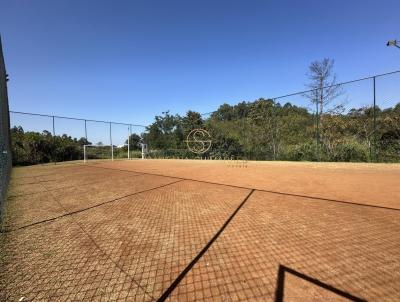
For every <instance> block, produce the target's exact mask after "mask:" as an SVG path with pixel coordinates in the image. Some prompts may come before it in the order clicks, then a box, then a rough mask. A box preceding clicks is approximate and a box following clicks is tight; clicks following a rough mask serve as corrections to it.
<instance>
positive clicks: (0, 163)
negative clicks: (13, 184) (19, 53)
mask: <svg viewBox="0 0 400 302" xmlns="http://www.w3.org/2000/svg"><path fill="white" fill-rule="evenodd" d="M7 77H8V75H7V73H6V68H5V63H4V56H3V48H2V44H1V37H0V222H1V221H2V213H3V205H4V200H5V198H6V195H7V187H8V183H9V180H10V174H11V137H10V113H9V106H8V92H7V81H8V78H7Z"/></svg>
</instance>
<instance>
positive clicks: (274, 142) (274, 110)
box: [272, 99, 278, 160]
mask: <svg viewBox="0 0 400 302" xmlns="http://www.w3.org/2000/svg"><path fill="white" fill-rule="evenodd" d="M275 102H276V99H272V114H273V125H274V126H273V127H274V128H273V129H272V131H273V133H272V135H273V139H272V143H273V146H272V148H273V155H274V160H276V151H277V150H276V149H277V148H276V147H277V146H276V145H277V143H276V140H277V135H276V133H277V130H278V129H277V116H276V108H275V105H276V103H275Z"/></svg>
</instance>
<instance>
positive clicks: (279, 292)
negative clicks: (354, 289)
mask: <svg viewBox="0 0 400 302" xmlns="http://www.w3.org/2000/svg"><path fill="white" fill-rule="evenodd" d="M286 274H291V275H293V276H296V277H298V278H300V279H303V280H305V281H307V282H310V283H312V284H314V285H316V286H318V287H320V288H323V289H325V290H328V291H330V292H332V293H334V294H336V295H338V296H340V297H343V298H345V299H348V300H349V301H355V302H366V301H367V300H364V299H362V298H359V297H357V296H354V295H352V294H350V293H348V292H345V291H343V290H340V289H338V288H336V287H333V286H332V285H329V284H326V283H324V282H322V281H320V280H318V279H315V278H312V277H310V276H307V275H306V274H303V273H300V272H298V271H296V270H294V269H292V268H289V267H287V266H284V265H282V264H280V265H279V269H278V277H277V282H276V291H275V300H274V301H275V302H283V301H284V296H285V275H286Z"/></svg>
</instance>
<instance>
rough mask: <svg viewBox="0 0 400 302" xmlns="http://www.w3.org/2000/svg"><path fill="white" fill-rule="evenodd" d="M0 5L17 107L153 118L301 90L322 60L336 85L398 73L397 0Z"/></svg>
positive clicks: (129, 118)
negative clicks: (391, 43) (394, 43)
mask: <svg viewBox="0 0 400 302" xmlns="http://www.w3.org/2000/svg"><path fill="white" fill-rule="evenodd" d="M0 1H1V5H0V6H1V10H0V33H1V35H2V41H3V48H4V53H5V59H6V64H7V69H8V73H9V75H10V82H9V99H10V107H11V109H13V110H18V111H28V112H39V113H50V114H56V115H65V116H76V117H85V118H92V119H103V120H113V121H121V122H129V123H139V124H148V123H150V122H151V121H152V120H153V117H154V115H156V114H160V113H161V112H162V111H165V110H170V111H171V112H172V113H180V114H182V113H184V112H186V111H187V110H188V109H193V110H196V111H199V112H209V111H212V110H215V109H217V108H218V106H219V105H220V104H222V103H223V102H227V103H230V104H234V103H237V102H239V101H243V100H246V101H251V100H254V99H256V98H259V97H265V98H267V97H273V96H278V95H282V94H286V93H290V92H294V91H298V90H302V89H304V84H305V83H306V82H307V79H306V76H305V74H306V72H307V66H308V65H309V63H310V62H311V61H313V60H317V59H322V58H324V57H329V58H333V59H335V71H336V73H337V75H338V78H339V80H340V81H346V80H350V79H353V78H358V77H363V76H368V75H373V74H376V73H384V72H388V71H392V70H396V69H400V50H397V49H395V48H388V47H386V45H385V44H386V41H387V40H388V39H392V38H398V39H400V31H399V21H400V15H399V12H400V1H398V0H397V1H395V0H393V1H376V0H375V1H370V0H363V1H348V0H347V1H342V0H340V1H320V0H319V1H294V0H293V1H235V0H231V1H215V0H214V1H206V0H203V1H191V0H186V1H173V0H169V1H22V0H21V1H4V0H0ZM398 79H400V78H398ZM368 87H369V86H368ZM396 88H397V87H396ZM366 89H369V88H366ZM399 95H400V94H398V95H397V96H399Z"/></svg>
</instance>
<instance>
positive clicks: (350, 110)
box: [11, 71, 400, 165]
mask: <svg viewBox="0 0 400 302" xmlns="http://www.w3.org/2000/svg"><path fill="white" fill-rule="evenodd" d="M399 84H400V71H395V72H391V73H387V74H381V75H375V76H372V77H368V78H363V79H357V80H353V81H349V82H345V83H340V84H336V85H333V86H326V87H321V88H318V89H313V90H307V91H301V92H297V93H292V94H288V95H285V96H279V97H274V98H268V99H258V100H255V101H251V102H240V103H238V104H237V105H228V104H224V105H221V106H220V107H219V109H218V110H216V111H214V112H210V113H206V114H200V113H197V112H194V111H189V112H187V113H186V114H185V115H183V116H180V115H173V114H170V113H169V112H164V113H163V114H162V115H159V116H156V117H155V120H154V122H153V123H152V124H150V125H149V126H143V125H133V124H129V123H115V122H109V121H95V120H89V119H80V118H69V117H61V116H52V115H42V114H31V113H23V112H14V111H11V122H12V129H11V136H12V151H13V152H12V153H13V163H14V164H15V165H29V164H36V163H49V162H59V161H68V160H82V159H110V160H118V159H132V158H141V157H142V156H144V157H147V158H176V159H192V158H194V159H195V158H207V159H246V160H293V161H338V162H400V85H399ZM196 129H202V130H205V131H196ZM209 141H210V142H211V144H210V145H209V144H208V143H209Z"/></svg>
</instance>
